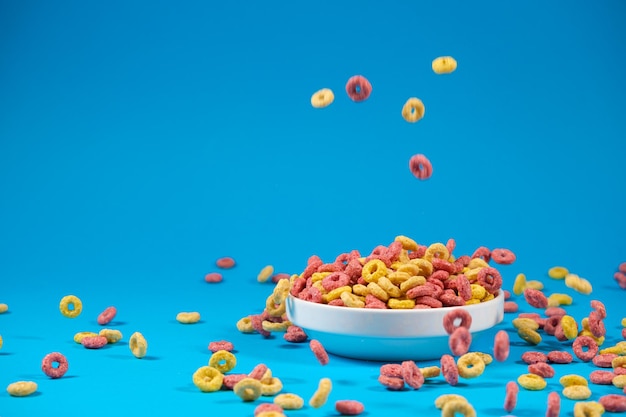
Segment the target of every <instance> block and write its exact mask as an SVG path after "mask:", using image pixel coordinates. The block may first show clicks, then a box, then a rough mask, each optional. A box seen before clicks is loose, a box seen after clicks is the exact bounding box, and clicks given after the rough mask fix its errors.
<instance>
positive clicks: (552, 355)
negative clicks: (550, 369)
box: [547, 350, 574, 364]
mask: <svg viewBox="0 0 626 417" xmlns="http://www.w3.org/2000/svg"><path fill="white" fill-rule="evenodd" d="M547 357H548V360H549V361H550V362H553V363H561V364H565V363H571V362H572V360H573V359H574V358H573V357H572V355H570V354H569V353H568V352H564V351H559V350H553V351H551V352H549V353H548V355H547Z"/></svg>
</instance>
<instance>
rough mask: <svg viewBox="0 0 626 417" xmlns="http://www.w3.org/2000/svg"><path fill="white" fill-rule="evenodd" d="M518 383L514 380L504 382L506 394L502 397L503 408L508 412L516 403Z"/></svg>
mask: <svg viewBox="0 0 626 417" xmlns="http://www.w3.org/2000/svg"><path fill="white" fill-rule="evenodd" d="M518 392H519V385H517V383H516V382H515V381H509V382H507V384H506V396H505V397H504V409H505V410H506V411H507V412H508V413H510V412H511V411H513V409H514V408H515V405H517V393H518Z"/></svg>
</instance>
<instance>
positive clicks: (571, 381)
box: [559, 374, 589, 387]
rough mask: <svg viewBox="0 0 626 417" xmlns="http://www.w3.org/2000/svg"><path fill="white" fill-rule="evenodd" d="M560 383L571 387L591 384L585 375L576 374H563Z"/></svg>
mask: <svg viewBox="0 0 626 417" xmlns="http://www.w3.org/2000/svg"><path fill="white" fill-rule="evenodd" d="M559 383H560V384H561V385H563V386H564V387H569V386H571V385H589V383H588V382H587V379H586V378H585V377H584V376H580V375H576V374H568V375H563V376H562V377H561V378H559Z"/></svg>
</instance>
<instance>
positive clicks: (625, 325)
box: [621, 317, 626, 327]
mask: <svg viewBox="0 0 626 417" xmlns="http://www.w3.org/2000/svg"><path fill="white" fill-rule="evenodd" d="M621 323H622V327H626V317H624V318H623V319H622V322H621Z"/></svg>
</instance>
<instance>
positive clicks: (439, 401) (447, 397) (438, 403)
mask: <svg viewBox="0 0 626 417" xmlns="http://www.w3.org/2000/svg"><path fill="white" fill-rule="evenodd" d="M450 401H465V402H468V401H467V398H465V397H464V396H462V395H459V394H442V395H440V396H439V397H437V398H435V407H437V408H438V409H440V410H441V409H442V408H443V406H444V405H446V404H447V403H448V402H450Z"/></svg>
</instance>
